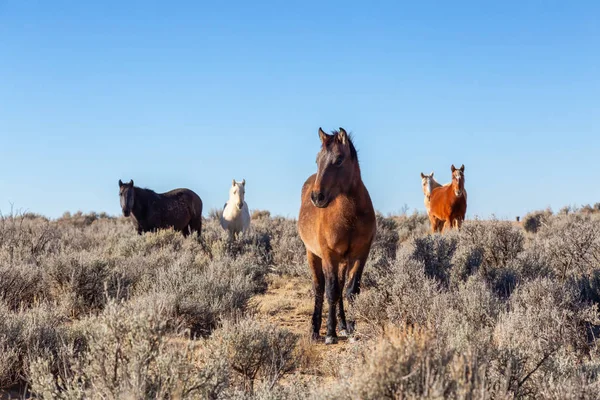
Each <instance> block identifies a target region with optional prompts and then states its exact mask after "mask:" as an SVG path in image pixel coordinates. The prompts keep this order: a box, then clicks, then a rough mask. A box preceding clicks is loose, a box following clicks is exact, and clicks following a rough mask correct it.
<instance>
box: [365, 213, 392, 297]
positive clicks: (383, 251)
mask: <svg viewBox="0 0 600 400" xmlns="http://www.w3.org/2000/svg"><path fill="white" fill-rule="evenodd" d="M376 218H377V233H376V235H375V239H374V240H373V244H372V245H371V251H370V253H369V258H368V259H367V263H366V265H365V269H364V271H365V272H364V276H363V284H364V285H365V287H369V286H373V285H374V284H375V281H376V279H377V278H376V277H377V275H378V274H381V273H384V274H385V273H387V272H388V270H389V268H390V264H391V263H392V262H393V261H394V259H395V258H396V251H397V249H398V222H396V220H395V219H394V218H387V217H384V216H383V215H381V214H380V213H377V214H376Z"/></svg>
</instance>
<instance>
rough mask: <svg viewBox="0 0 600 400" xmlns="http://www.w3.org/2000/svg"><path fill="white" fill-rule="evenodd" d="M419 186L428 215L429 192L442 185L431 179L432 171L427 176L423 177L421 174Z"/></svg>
mask: <svg viewBox="0 0 600 400" xmlns="http://www.w3.org/2000/svg"><path fill="white" fill-rule="evenodd" d="M421 185H422V186H423V194H424V195H425V199H424V200H423V203H425V209H426V210H427V214H428V215H429V198H430V197H431V192H433V189H435V188H439V187H440V186H442V185H441V184H440V183H438V181H436V180H435V178H434V177H433V171H431V173H430V174H429V175H425V174H424V173H422V172H421Z"/></svg>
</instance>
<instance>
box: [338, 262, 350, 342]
mask: <svg viewBox="0 0 600 400" xmlns="http://www.w3.org/2000/svg"><path fill="white" fill-rule="evenodd" d="M347 269H348V263H343V264H342V263H340V265H339V272H338V279H339V282H340V289H341V290H343V289H344V286H345V283H346V272H347ZM338 307H339V308H338V322H339V324H340V336H348V331H347V325H346V313H345V312H344V296H340V304H338Z"/></svg>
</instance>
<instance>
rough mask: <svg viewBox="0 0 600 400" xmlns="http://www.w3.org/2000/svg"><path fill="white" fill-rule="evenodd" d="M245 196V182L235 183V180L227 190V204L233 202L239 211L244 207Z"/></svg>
mask: <svg viewBox="0 0 600 400" xmlns="http://www.w3.org/2000/svg"><path fill="white" fill-rule="evenodd" d="M245 196H246V180H245V179H244V180H242V181H241V182H236V181H235V179H234V180H233V183H232V185H231V188H229V202H233V204H235V205H236V207H237V208H238V209H239V210H241V209H242V208H243V207H244V197H245Z"/></svg>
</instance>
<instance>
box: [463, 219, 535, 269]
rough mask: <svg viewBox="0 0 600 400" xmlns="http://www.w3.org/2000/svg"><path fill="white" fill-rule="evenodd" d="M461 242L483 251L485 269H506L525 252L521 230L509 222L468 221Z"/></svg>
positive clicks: (464, 226) (464, 225)
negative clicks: (505, 267)
mask: <svg viewBox="0 0 600 400" xmlns="http://www.w3.org/2000/svg"><path fill="white" fill-rule="evenodd" d="M460 239H461V242H463V243H466V244H468V245H473V246H478V247H480V248H481V249H482V250H483V262H482V267H483V268H486V267H487V268H493V267H496V268H498V267H504V266H506V265H507V264H508V263H509V262H510V261H511V260H513V259H515V258H516V257H517V256H518V254H519V253H520V252H521V251H523V249H524V245H525V237H524V235H523V232H522V231H521V229H519V228H518V227H516V226H515V225H513V224H512V223H511V222H508V221H498V220H492V221H485V222H484V221H467V222H465V223H464V224H463V226H462V229H461V231H460Z"/></svg>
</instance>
